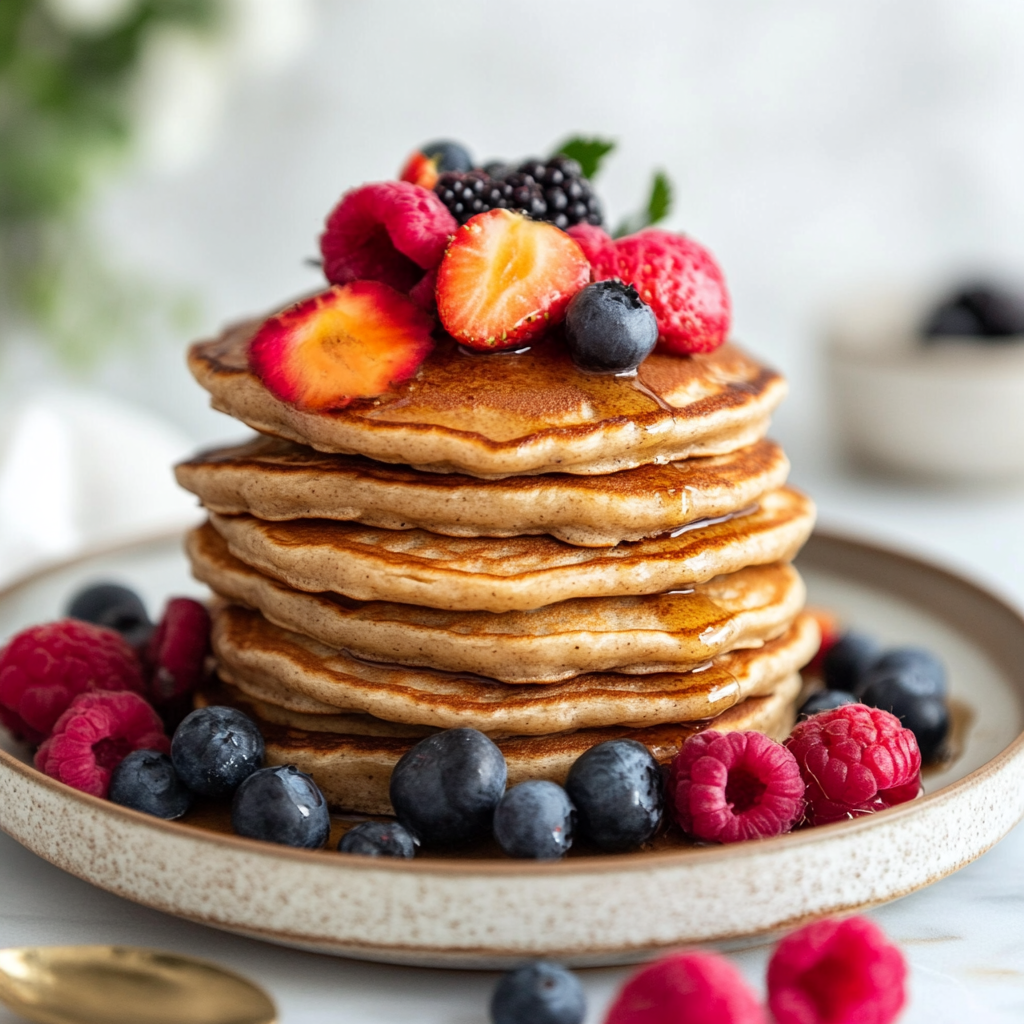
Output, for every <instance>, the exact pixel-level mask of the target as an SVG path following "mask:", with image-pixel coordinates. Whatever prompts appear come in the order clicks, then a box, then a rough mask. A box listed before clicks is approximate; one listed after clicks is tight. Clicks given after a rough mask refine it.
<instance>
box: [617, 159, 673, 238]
mask: <svg viewBox="0 0 1024 1024" xmlns="http://www.w3.org/2000/svg"><path fill="white" fill-rule="evenodd" d="M671 209H672V182H671V181H669V179H668V175H667V174H666V173H665V172H664V171H656V172H655V175H654V178H653V180H652V181H651V194H650V195H649V196H648V197H647V206H646V208H645V209H644V210H642V211H641V212H640V213H634V214H633V215H632V216H630V217H626V218H625V220H623V221H622V223H621V224H619V226H618V228H617V229H616V231H615V234H614V235H613V236H612V237H613V238H622V237H624V236H625V235H632V234H635V233H636V232H637V231H642V230H643V229H644V228H649V227H651V225H652V224H657V223H658V222H659V221H663V220H664V219H665V218H666V217H667V216H668V215H669V212H670V211H671Z"/></svg>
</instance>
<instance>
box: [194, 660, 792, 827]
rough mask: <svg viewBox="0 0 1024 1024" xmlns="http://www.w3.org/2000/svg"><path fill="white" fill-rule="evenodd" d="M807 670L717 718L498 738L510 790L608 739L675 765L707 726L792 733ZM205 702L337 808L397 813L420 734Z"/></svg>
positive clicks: (232, 698) (223, 696) (556, 771)
mask: <svg viewBox="0 0 1024 1024" xmlns="http://www.w3.org/2000/svg"><path fill="white" fill-rule="evenodd" d="M800 686H801V681H800V675H799V673H796V672H794V673H791V674H790V675H788V676H785V677H784V678H782V679H781V680H779V682H778V684H777V685H776V687H775V690H774V692H772V693H770V694H768V695H766V696H763V697H751V698H749V699H748V700H745V701H743V702H742V703H741V704H737V705H735V706H733V707H731V708H729V709H728V710H727V711H724V712H723V713H722V714H721V715H719V716H718V717H717V718H715V719H712V720H710V721H708V720H705V721H703V722H690V723H682V724H666V725H659V726H653V727H650V728H645V729H631V728H628V727H610V728H605V729H584V730H580V731H577V732H570V733H560V734H557V735H549V736H527V737H509V738H504V739H503V738H498V739H496V741H495V742H496V743H497V744H498V746H499V747H500V748H501V752H502V754H504V756H505V761H506V764H507V765H508V785H509V787H511V786H515V785H518V784H519V783H520V782H525V781H527V780H528V779H549V780H551V781H552V782H557V783H559V784H563V783H564V782H565V779H566V776H567V775H568V774H569V769H570V768H571V767H572V764H573V762H574V761H575V760H576V758H578V757H579V756H580V754H582V753H584V752H585V751H587V750H589V749H590V748H591V747H592V746H595V745H596V744H598V743H603V742H604V741H605V740H610V739H620V738H628V739H635V740H639V741H640V742H641V743H643V744H645V745H646V746H647V748H648V749H649V750H650V751H651V753H652V754H653V755H654V756H655V758H657V760H658V761H659V762H660V763H661V764H668V763H669V762H670V761H671V760H672V758H673V757H675V755H676V754H677V753H678V752H679V749H680V747H682V745H683V743H684V742H685V741H686V740H687V739H688V738H689V737H690V736H693V735H695V734H696V733H698V732H701V731H703V730H704V729H707V728H712V729H717V730H719V731H720V732H738V731H747V730H757V731H758V732H763V733H766V734H767V735H769V736H771V737H772V738H773V739H778V740H782V739H784V738H785V737H786V736H788V735H789V732H790V730H791V729H792V727H793V722H794V721H795V719H796V701H797V698H798V696H799V693H800ZM199 703H201V704H203V703H231V704H234V705H235V706H237V707H239V708H241V709H242V710H244V711H245V712H246V713H247V714H249V715H251V716H252V717H253V718H254V719H256V721H257V722H258V723H259V725H260V729H261V731H262V732H263V735H264V738H265V740H266V749H267V763H268V764H272V765H273V764H294V765H296V766H297V767H298V768H299V769H301V770H302V771H304V772H307V773H309V774H310V775H312V776H313V778H314V779H315V780H316V782H317V785H319V787H320V789H321V790H322V791H323V793H324V796H325V797H326V799H327V802H328V803H329V804H330V805H331V807H332V808H333V809H335V810H345V811H355V812H358V813H362V814H393V813H394V809H393V808H392V806H391V801H390V800H389V798H388V786H389V784H390V780H391V772H392V769H393V768H394V766H395V764H396V763H397V762H398V759H399V758H400V757H401V756H402V755H403V754H404V753H405V752H406V751H407V750H409V749H410V747H412V745H413V744H414V743H415V742H416V738H415V737H399V736H394V735H391V734H387V735H383V736H374V735H370V734H368V733H366V732H365V731H364V732H361V733H356V732H349V733H344V732H325V731H313V730H307V729H297V728H290V727H288V726H282V725H278V724H275V723H273V722H271V721H267V720H266V719H261V715H260V705H259V704H257V703H254V702H251V701H249V700H248V699H247V698H246V697H245V696H244V695H239V694H238V693H237V691H234V692H232V690H231V689H230V688H224V689H221V690H214V691H212V692H210V693H204V694H200V696H199Z"/></svg>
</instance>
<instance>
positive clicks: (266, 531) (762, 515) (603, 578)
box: [210, 488, 814, 612]
mask: <svg viewBox="0 0 1024 1024" xmlns="http://www.w3.org/2000/svg"><path fill="white" fill-rule="evenodd" d="M210 522H211V523H212V524H213V526H214V528H215V529H216V530H217V532H218V533H219V534H220V535H221V536H222V537H224V539H225V540H226V541H227V543H228V547H229V549H230V550H231V553H232V554H233V555H234V556H235V557H236V558H238V559H240V560H241V561H243V562H245V563H246V565H251V566H253V567H254V568H256V569H259V570H260V571H261V572H263V573H266V574H267V575H269V576H273V577H274V578H275V579H278V580H280V581H281V582H283V583H287V584H288V585H289V586H291V587H294V588H296V589H298V590H306V591H311V592H314V593H320V592H323V591H327V590H330V591H333V592H334V593H337V594H343V595H344V596H346V597H350V598H354V599H355V600H357V601H398V602H402V603H405V604H416V605H421V606H423V607H427V608H443V609H447V610H450V611H489V612H506V611H513V610H522V611H526V610H529V609H531V608H540V607H542V606H544V605H549V604H555V603H557V602H559V601H566V600H569V599H570V598H578V597H605V596H611V595H626V594H658V593H662V592H664V591H668V590H676V589H679V588H682V587H688V586H690V585H692V584H694V583H701V582H703V581H705V580H709V579H711V578H712V577H714V576H720V575H723V574H725V573H731V572H735V571H736V570H738V569H741V568H743V567H744V566H749V565H764V564H765V563H768V562H776V561H780V560H783V561H784V560H788V559H790V558H792V557H793V556H794V555H795V554H796V553H797V551H799V549H800V547H801V545H802V544H803V543H804V541H806V540H807V538H808V537H809V536H810V533H811V530H812V528H813V526H814V506H813V505H812V503H811V502H810V500H809V499H807V498H805V497H804V496H803V495H802V494H800V493H799V492H797V491H794V490H790V489H789V488H780V489H778V490H775V491H769V492H768V493H767V494H764V495H762V496H761V500H760V502H759V504H758V506H757V507H756V508H755V509H753V510H751V511H750V512H748V513H747V514H744V515H737V516H730V517H728V518H723V519H720V520H717V521H715V520H712V521H704V522H701V523H695V524H692V527H690V528H687V527H683V528H682V529H680V530H678V531H673V533H672V534H668V535H665V536H662V537H657V538H653V539H651V540H642V541H636V542H635V543H623V544H618V545H616V546H615V547H613V548H581V547H576V546H574V545H571V544H565V543H563V542H562V541H558V540H555V539H554V538H553V537H546V536H540V537H536V536H535V537H509V538H491V537H476V538H465V537H441V536H438V535H437V534H433V533H428V532H427V531H426V530H376V529H374V528H373V527H369V526H360V525H359V524H357V523H345V522H339V521H337V520H330V519H292V520H289V521H288V522H284V523H269V522H266V521H264V520H262V519H256V518H255V517H253V516H249V515H239V516H222V515H219V514H218V513H216V512H213V513H211V514H210Z"/></svg>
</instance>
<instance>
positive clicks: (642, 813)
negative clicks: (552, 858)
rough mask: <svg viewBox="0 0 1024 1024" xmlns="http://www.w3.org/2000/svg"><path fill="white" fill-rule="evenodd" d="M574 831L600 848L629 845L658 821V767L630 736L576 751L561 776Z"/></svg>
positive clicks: (637, 842)
mask: <svg viewBox="0 0 1024 1024" xmlns="http://www.w3.org/2000/svg"><path fill="white" fill-rule="evenodd" d="M565 789H566V792H567V793H568V794H569V799H570V800H572V802H573V803H574V804H575V805H576V812H577V815H578V819H577V820H578V823H579V831H580V835H582V836H585V837H586V838H587V839H589V840H590V841H591V842H592V843H594V844H595V845H596V846H599V847H600V848H601V849H602V850H608V851H610V852H619V851H623V850H632V849H635V848H636V847H638V846H640V845H641V844H642V843H645V842H646V841H647V840H648V839H650V838H651V836H653V835H654V833H655V832H657V831H658V826H659V825H660V824H661V816H662V811H663V809H664V797H663V794H662V786H661V770H660V768H659V767H658V762H657V761H655V760H654V758H653V757H652V756H651V753H650V751H649V750H648V749H647V748H646V747H645V746H644V745H643V744H642V743H638V742H637V741H636V740H607V741H606V742H604V743H599V744H598V745H597V746H596V747H591V748H590V749H589V750H588V751H587V752H586V753H584V754H581V755H580V756H579V757H578V758H577V759H576V762H575V764H573V766H572V768H570V769H569V777H568V778H567V779H566V781H565Z"/></svg>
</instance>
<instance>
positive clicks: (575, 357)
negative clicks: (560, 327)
mask: <svg viewBox="0 0 1024 1024" xmlns="http://www.w3.org/2000/svg"><path fill="white" fill-rule="evenodd" d="M565 340H566V342H567V343H568V346H569V352H570V354H571V355H572V361H573V362H574V363H575V364H576V365H577V366H578V367H580V369H582V370H590V371H592V372H594V373H616V372H622V371H625V370H635V369H636V368H637V367H638V366H639V365H640V363H642V362H643V361H644V360H645V359H646V358H647V356H648V355H649V354H650V352H651V349H653V348H654V346H655V345H656V344H657V341H658V321H657V318H656V317H655V315H654V311H653V310H652V309H651V307H650V306H648V305H647V303H646V302H643V301H642V300H641V298H640V296H639V295H637V293H636V289H635V288H634V287H633V286H632V285H628V284H623V283H622V282H621V281H598V282H596V283H595V284H589V285H587V287H586V288H584V289H583V291H581V292H577V294H576V296H575V297H574V298H573V300H572V302H570V303H569V308H568V310H567V311H566V314H565Z"/></svg>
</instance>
